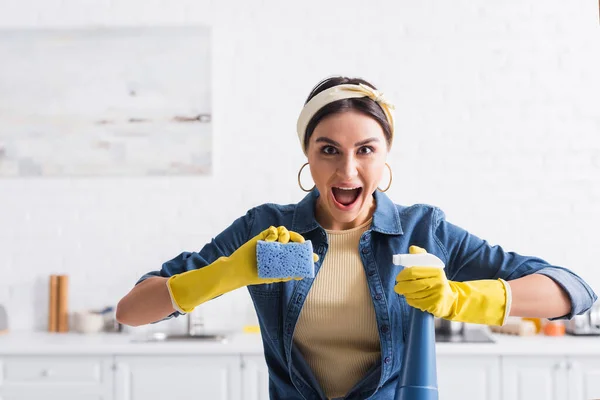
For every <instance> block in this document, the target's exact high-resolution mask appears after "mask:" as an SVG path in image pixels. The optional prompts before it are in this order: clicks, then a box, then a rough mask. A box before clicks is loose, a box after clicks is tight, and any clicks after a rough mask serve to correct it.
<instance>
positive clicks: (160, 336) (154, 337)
mask: <svg viewBox="0 0 600 400" xmlns="http://www.w3.org/2000/svg"><path fill="white" fill-rule="evenodd" d="M133 341H135V342H220V343H225V342H226V341H227V336H225V335H222V334H204V333H203V334H193V335H190V334H187V333H183V334H178V333H177V334H174V333H164V332H154V333H151V334H149V335H147V336H143V337H140V338H135V339H133Z"/></svg>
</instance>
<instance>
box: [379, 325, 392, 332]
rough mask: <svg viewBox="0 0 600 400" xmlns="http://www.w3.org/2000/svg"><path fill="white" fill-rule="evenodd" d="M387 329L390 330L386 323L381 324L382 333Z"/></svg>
mask: <svg viewBox="0 0 600 400" xmlns="http://www.w3.org/2000/svg"><path fill="white" fill-rule="evenodd" d="M389 330H390V327H389V326H387V325H383V326H382V327H381V332H383V333H388V331H389Z"/></svg>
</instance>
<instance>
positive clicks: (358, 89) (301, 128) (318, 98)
mask: <svg viewBox="0 0 600 400" xmlns="http://www.w3.org/2000/svg"><path fill="white" fill-rule="evenodd" d="M358 97H368V98H370V99H371V100H373V101H375V102H377V103H378V104H379V105H380V106H381V108H382V109H383V112H384V113H385V116H386V117H387V120H388V122H389V124H390V129H391V133H392V138H393V137H394V117H393V116H392V112H391V110H393V109H394V106H393V105H392V104H391V103H389V102H388V101H387V100H386V99H385V98H384V97H383V93H382V92H380V91H378V90H375V89H372V88H371V87H369V86H367V85H363V84H362V83H360V84H358V85H351V84H344V85H337V86H333V87H331V88H329V89H326V90H323V91H322V92H319V93H318V94H317V95H315V97H313V98H312V99H310V101H309V102H308V103H306V105H304V108H303V109H302V112H301V113H300V116H299V117H298V123H297V124H296V130H297V131H298V138H299V139H300V146H302V151H303V152H304V154H305V155H307V156H308V154H306V149H305V148H304V135H306V127H307V125H308V123H309V122H310V120H311V119H312V117H313V116H314V115H315V114H316V113H317V111H319V110H320V109H321V108H323V107H324V106H326V105H327V104H329V103H332V102H334V101H337V100H342V99H350V98H358Z"/></svg>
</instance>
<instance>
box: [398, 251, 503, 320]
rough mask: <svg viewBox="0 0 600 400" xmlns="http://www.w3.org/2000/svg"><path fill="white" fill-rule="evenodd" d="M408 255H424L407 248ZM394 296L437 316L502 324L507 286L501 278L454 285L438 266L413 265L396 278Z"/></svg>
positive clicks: (455, 283)
mask: <svg viewBox="0 0 600 400" xmlns="http://www.w3.org/2000/svg"><path fill="white" fill-rule="evenodd" d="M408 251H409V253H410V254H418V253H427V251H425V249H422V248H420V247H417V246H410V248H409V249H408ZM396 282H397V283H396V286H395V287H394V290H395V291H396V293H398V294H401V295H404V296H405V297H406V301H407V303H408V304H409V305H411V306H412V307H415V308H418V309H419V310H421V311H427V312H429V313H431V314H433V315H435V316H436V317H439V318H444V319H448V320H451V321H460V322H469V323H474V324H486V325H503V324H504V321H505V314H506V313H508V310H509V305H510V287H507V286H508V284H507V283H506V282H505V281H503V280H502V279H497V280H494V279H484V280H477V281H468V282H454V281H449V280H448V279H447V278H446V274H445V273H444V270H443V269H441V268H437V267H427V266H414V267H412V266H411V267H409V268H405V269H403V270H402V271H401V272H400V273H399V274H398V275H397V276H396Z"/></svg>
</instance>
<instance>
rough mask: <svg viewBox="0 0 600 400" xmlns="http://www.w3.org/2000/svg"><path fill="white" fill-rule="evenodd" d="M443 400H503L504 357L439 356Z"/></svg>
mask: <svg viewBox="0 0 600 400" xmlns="http://www.w3.org/2000/svg"><path fill="white" fill-rule="evenodd" d="M437 378H438V392H439V398H440V400H465V399H477V400H500V357H498V356H459V355H453V356H442V355H440V356H438V357H437Z"/></svg>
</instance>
